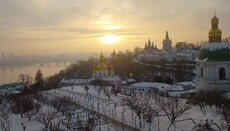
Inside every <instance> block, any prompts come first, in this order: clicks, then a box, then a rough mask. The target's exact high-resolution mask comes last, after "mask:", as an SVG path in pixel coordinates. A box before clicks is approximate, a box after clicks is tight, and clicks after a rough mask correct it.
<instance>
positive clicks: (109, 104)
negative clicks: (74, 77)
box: [10, 86, 222, 131]
mask: <svg viewBox="0 0 230 131" xmlns="http://www.w3.org/2000/svg"><path fill="white" fill-rule="evenodd" d="M89 87H90V88H89V90H88V94H87V93H86V91H85V90H84V86H72V87H71V86H68V87H62V88H61V89H53V90H50V91H46V92H44V94H45V95H46V96H48V97H52V95H54V96H68V97H70V98H71V99H72V100H73V101H75V102H76V103H78V104H80V105H81V106H84V107H86V108H88V109H90V110H94V111H97V112H100V113H102V114H105V115H107V116H110V117H111V118H114V119H116V120H118V121H120V122H122V123H125V124H127V125H130V126H133V127H136V128H138V127H139V119H138V117H137V115H136V114H135V112H134V111H132V110H131V109H129V108H128V107H127V106H122V104H121V99H122V97H126V96H125V95H122V94H118V96H115V95H112V96H111V99H109V98H108V97H107V96H106V95H105V94H104V93H103V91H101V92H100V94H99V93H98V91H97V88H95V87H93V86H89ZM46 108H47V107H46V106H43V107H42V109H43V110H46ZM205 111H206V112H205V114H204V113H202V111H201V110H200V108H199V107H197V106H195V107H194V106H193V107H192V109H190V110H189V111H188V112H186V113H185V114H184V115H183V116H182V117H180V118H179V119H178V120H182V119H188V118H190V119H189V120H186V121H181V122H177V123H176V130H179V131H182V130H184V131H189V130H192V128H193V127H194V126H195V124H194V123H193V122H192V120H194V122H195V123H197V124H198V123H200V122H201V123H204V122H205V120H206V119H209V120H213V121H214V122H215V123H217V124H218V125H219V126H221V125H222V121H221V119H220V118H219V117H218V116H216V114H215V113H214V112H213V110H212V109H211V108H209V107H206V110H205ZM59 115H60V117H58V119H63V116H61V114H59ZM161 115H162V116H160V117H159V118H158V117H156V118H154V120H153V122H152V123H147V122H144V120H142V122H141V123H142V127H141V129H140V130H141V131H149V128H151V130H152V131H155V130H158V128H159V130H160V131H165V130H167V128H168V126H169V125H170V122H169V120H168V119H167V117H166V116H165V115H164V114H163V113H162V114H161ZM10 119H11V120H12V128H11V131H23V127H22V123H23V125H24V126H26V131H40V130H41V129H42V128H43V125H42V124H40V123H38V122H37V121H36V120H35V119H32V120H31V121H29V120H28V118H21V117H20V115H15V114H12V115H11V116H10ZM191 119H192V120H191ZM158 125H159V126H158ZM214 128H215V127H214ZM170 129H171V130H172V129H173V127H171V128H170ZM216 129H217V128H216ZM95 130H96V131H98V130H101V131H107V130H110V131H119V130H122V129H121V128H119V127H117V126H115V125H114V124H112V123H110V124H104V125H100V126H97V127H96V128H95Z"/></svg>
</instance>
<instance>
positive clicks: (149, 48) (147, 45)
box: [144, 39, 158, 54]
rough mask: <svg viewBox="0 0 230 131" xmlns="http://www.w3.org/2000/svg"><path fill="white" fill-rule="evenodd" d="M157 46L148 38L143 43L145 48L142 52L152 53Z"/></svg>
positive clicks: (155, 50)
mask: <svg viewBox="0 0 230 131" xmlns="http://www.w3.org/2000/svg"><path fill="white" fill-rule="evenodd" d="M157 51H158V49H157V46H156V45H155V46H154V44H153V42H151V41H150V39H149V40H148V42H147V43H145V48H144V54H149V53H154V52H157Z"/></svg>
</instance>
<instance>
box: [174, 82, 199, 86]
mask: <svg viewBox="0 0 230 131" xmlns="http://www.w3.org/2000/svg"><path fill="white" fill-rule="evenodd" d="M176 85H183V86H188V85H191V86H195V83H194V82H193V81H189V82H180V83H176Z"/></svg>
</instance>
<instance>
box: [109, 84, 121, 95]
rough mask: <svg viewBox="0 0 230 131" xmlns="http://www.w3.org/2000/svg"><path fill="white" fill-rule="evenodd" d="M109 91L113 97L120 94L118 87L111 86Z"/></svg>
mask: <svg viewBox="0 0 230 131" xmlns="http://www.w3.org/2000/svg"><path fill="white" fill-rule="evenodd" d="M111 91H112V93H113V94H115V96H117V94H118V93H120V92H121V87H120V86H119V85H117V86H113V87H112V89H111Z"/></svg>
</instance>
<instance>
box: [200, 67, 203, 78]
mask: <svg viewBox="0 0 230 131" xmlns="http://www.w3.org/2000/svg"><path fill="white" fill-rule="evenodd" d="M200 76H201V77H203V67H201V68H200Z"/></svg>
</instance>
